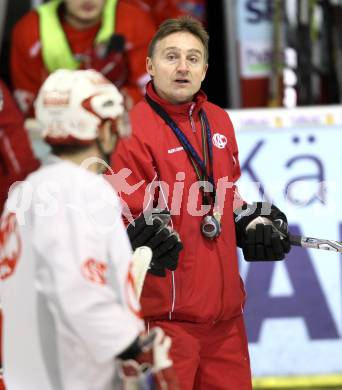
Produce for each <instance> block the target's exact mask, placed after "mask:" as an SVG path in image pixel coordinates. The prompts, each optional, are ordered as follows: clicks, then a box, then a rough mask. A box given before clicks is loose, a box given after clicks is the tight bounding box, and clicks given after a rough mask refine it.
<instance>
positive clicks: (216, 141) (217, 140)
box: [213, 133, 228, 149]
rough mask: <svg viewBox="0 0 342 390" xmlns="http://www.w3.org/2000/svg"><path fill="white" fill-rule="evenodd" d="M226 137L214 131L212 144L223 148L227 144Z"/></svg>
mask: <svg viewBox="0 0 342 390" xmlns="http://www.w3.org/2000/svg"><path fill="white" fill-rule="evenodd" d="M227 142H228V140H227V137H226V136H225V135H223V134H220V133H215V134H214V135H213V145H214V146H216V147H217V148H219V149H223V148H224V147H225V146H226V145H227Z"/></svg>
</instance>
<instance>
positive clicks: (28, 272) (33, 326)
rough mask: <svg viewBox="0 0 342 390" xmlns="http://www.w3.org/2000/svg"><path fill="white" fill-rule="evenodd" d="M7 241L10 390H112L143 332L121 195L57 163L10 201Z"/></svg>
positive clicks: (3, 260) (3, 236)
mask: <svg viewBox="0 0 342 390" xmlns="http://www.w3.org/2000/svg"><path fill="white" fill-rule="evenodd" d="M0 241H1V245H0V247H1V248H2V252H1V253H0V272H1V274H0V275H1V279H2V282H1V301H2V305H3V312H4V346H3V360H4V378H5V383H6V386H7V388H8V389H10V390H24V389H25V390H37V389H42V390H43V389H44V390H57V389H58V390H90V389H96V390H107V389H108V390H113V389H114V383H115V380H116V367H115V356H116V355H118V354H119V353H121V352H122V351H123V350H124V349H126V348H127V347H128V346H129V345H130V344H131V343H132V342H133V341H134V339H135V338H136V337H137V336H138V334H139V333H141V331H143V329H144V324H143V321H142V320H141V319H140V307H139V303H138V302H137V300H136V297H135V295H134V292H133V289H132V278H131V276H130V272H129V270H130V265H131V256H132V253H131V247H130V244H129V241H128V238H127V236H126V231H125V228H124V225H123V223H122V221H121V209H120V205H119V202H118V199H117V196H116V194H115V193H114V191H113V189H112V188H111V187H110V186H109V185H108V184H107V183H106V182H105V181H104V179H103V178H102V177H101V176H98V175H95V174H94V173H91V172H90V171H88V170H86V169H84V168H82V167H79V166H77V165H75V164H73V163H70V162H67V161H62V160H59V159H56V160H55V161H54V162H53V163H51V164H48V165H47V166H44V167H42V168H40V169H39V170H38V171H36V172H35V173H33V174H31V175H30V176H29V177H28V178H27V180H26V181H25V182H24V183H22V184H21V185H19V186H18V187H16V188H15V189H14V190H12V191H11V193H10V196H9V199H8V201H7V203H6V209H5V211H4V214H3V216H2V219H1V228H0Z"/></svg>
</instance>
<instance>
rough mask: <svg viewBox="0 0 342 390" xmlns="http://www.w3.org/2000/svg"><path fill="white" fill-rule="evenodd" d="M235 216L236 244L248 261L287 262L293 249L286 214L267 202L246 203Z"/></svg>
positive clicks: (236, 211)
mask: <svg viewBox="0 0 342 390" xmlns="http://www.w3.org/2000/svg"><path fill="white" fill-rule="evenodd" d="M234 213H235V215H234V218H235V229H236V241H237V245H238V246H239V247H240V248H242V251H243V255H244V258H245V260H247V261H264V260H266V261H273V260H282V259H284V257H285V254H286V253H288V252H289V251H290V249H291V245H290V242H289V237H288V225H287V218H286V216H285V214H284V213H282V212H281V211H280V210H279V209H278V208H277V207H276V206H274V205H272V204H271V203H267V202H254V203H252V204H245V205H243V206H242V207H240V208H239V209H237V210H235V212H234Z"/></svg>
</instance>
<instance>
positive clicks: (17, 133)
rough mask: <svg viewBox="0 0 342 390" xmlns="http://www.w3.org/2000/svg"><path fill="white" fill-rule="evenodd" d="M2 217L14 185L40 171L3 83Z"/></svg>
mask: <svg viewBox="0 0 342 390" xmlns="http://www.w3.org/2000/svg"><path fill="white" fill-rule="evenodd" d="M0 94H2V96H3V101H2V104H1V100H2V99H0V214H1V211H2V208H3V206H4V203H5V200H6V198H7V192H8V189H9V187H10V185H11V184H12V183H14V182H15V181H17V180H24V179H25V177H26V175H28V174H29V173H30V172H32V171H34V170H35V169H37V168H38V166H39V162H38V160H37V159H36V158H35V157H34V155H33V153H32V149H31V145H30V143H29V139H28V136H27V134H26V130H25V129H24V121H23V116H22V114H21V112H20V111H19V109H18V107H17V106H16V105H15V103H14V100H13V98H12V96H11V94H10V92H9V90H8V89H7V87H6V86H5V84H4V83H3V82H2V81H1V80H0Z"/></svg>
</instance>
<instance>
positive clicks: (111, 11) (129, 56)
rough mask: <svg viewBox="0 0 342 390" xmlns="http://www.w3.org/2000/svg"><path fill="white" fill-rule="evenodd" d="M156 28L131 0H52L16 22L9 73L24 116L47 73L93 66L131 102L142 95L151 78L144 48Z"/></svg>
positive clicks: (30, 112)
mask: <svg viewBox="0 0 342 390" xmlns="http://www.w3.org/2000/svg"><path fill="white" fill-rule="evenodd" d="M154 32H155V24H154V21H153V19H152V17H151V16H150V15H149V13H148V12H146V11H145V10H143V9H142V8H141V7H139V6H138V5H137V4H134V3H133V2H130V1H129V0H50V1H49V2H47V3H46V4H43V5H41V6H39V7H38V8H37V9H35V10H32V11H30V12H29V13H27V14H26V15H24V17H23V18H22V19H20V20H19V21H18V22H17V24H16V25H15V26H14V29H13V33H12V46H11V77H12V82H13V85H14V95H15V97H16V100H17V101H18V104H19V106H20V108H21V110H22V111H23V112H24V114H25V115H26V116H32V115H33V109H32V102H33V100H34V98H35V96H36V94H37V92H38V89H39V87H40V86H41V84H42V83H43V81H44V80H45V79H46V77H47V76H48V74H49V73H51V72H53V71H55V70H57V69H61V68H64V69H90V68H92V69H95V70H97V71H99V72H101V73H102V74H103V75H104V76H106V78H107V79H109V80H110V81H112V82H113V83H114V84H115V85H116V86H117V87H118V88H120V90H121V92H125V93H126V94H127V95H128V96H129V97H130V99H131V100H132V102H133V103H134V102H136V101H138V100H140V99H141V97H142V95H143V93H144V87H145V84H146V82H147V81H148V79H149V77H148V74H147V73H146V70H145V56H146V49H147V46H148V43H149V41H150V39H151V38H152V36H153V34H154Z"/></svg>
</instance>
